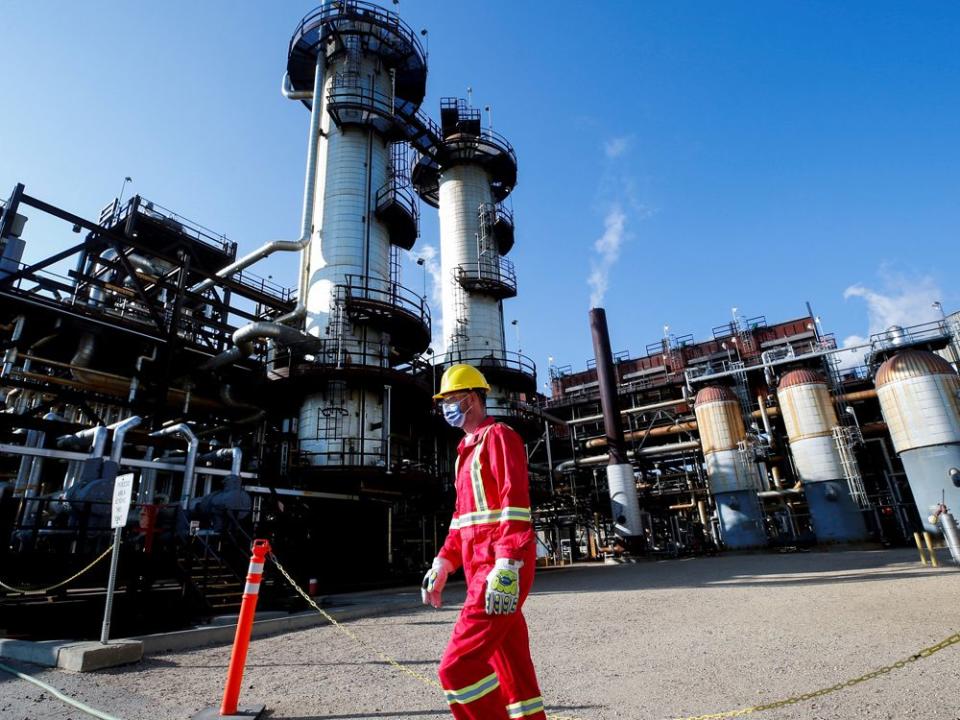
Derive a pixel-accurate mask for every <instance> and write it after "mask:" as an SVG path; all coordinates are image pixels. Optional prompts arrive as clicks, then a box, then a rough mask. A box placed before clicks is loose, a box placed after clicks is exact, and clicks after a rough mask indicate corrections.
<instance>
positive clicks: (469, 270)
mask: <svg viewBox="0 0 960 720" xmlns="http://www.w3.org/2000/svg"><path fill="white" fill-rule="evenodd" d="M453 273H454V277H455V278H456V279H457V282H459V283H460V285H461V286H462V287H464V288H474V287H484V286H492V285H496V286H499V287H503V288H506V289H508V290H510V291H511V293H512V294H516V292H517V271H516V268H515V267H514V265H513V263H512V262H510V261H509V260H507V259H506V258H503V257H500V256H499V255H498V256H496V257H495V258H481V259H479V260H477V261H475V262H470V263H464V264H463V265H457V266H456V267H455V268H454V269H453Z"/></svg>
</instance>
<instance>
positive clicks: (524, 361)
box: [434, 350, 537, 377]
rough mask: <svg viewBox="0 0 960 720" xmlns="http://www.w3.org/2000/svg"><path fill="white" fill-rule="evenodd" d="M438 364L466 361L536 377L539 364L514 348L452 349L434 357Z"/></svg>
mask: <svg viewBox="0 0 960 720" xmlns="http://www.w3.org/2000/svg"><path fill="white" fill-rule="evenodd" d="M434 363H435V365H437V366H441V365H454V364H457V363H464V364H466V365H473V366H474V367H476V368H478V369H479V370H480V371H481V372H483V371H484V370H494V369H495V370H505V371H509V372H518V373H523V374H524V375H529V376H530V377H536V374H537V365H536V363H535V362H534V361H533V360H531V359H530V358H529V357H527V356H526V355H522V354H521V353H519V352H514V351H512V350H486V351H484V350H451V351H450V352H447V353H445V354H443V355H437V356H435V357H434Z"/></svg>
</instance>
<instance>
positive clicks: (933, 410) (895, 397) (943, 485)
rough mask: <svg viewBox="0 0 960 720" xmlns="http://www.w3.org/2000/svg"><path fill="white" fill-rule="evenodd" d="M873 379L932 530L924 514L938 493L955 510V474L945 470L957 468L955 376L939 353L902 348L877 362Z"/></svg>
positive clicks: (958, 502) (959, 430)
mask: <svg viewBox="0 0 960 720" xmlns="http://www.w3.org/2000/svg"><path fill="white" fill-rule="evenodd" d="M874 382H875V383H876V386H877V397H878V398H879V400H880V410H881V412H882V413H883V419H884V420H886V422H887V427H889V429H890V436H891V438H892V440H893V447H894V449H895V450H896V452H897V454H898V455H899V456H900V460H901V461H902V462H903V467H904V470H906V473H907V481H908V482H909V483H910V490H911V491H912V492H913V499H914V501H915V502H916V504H917V510H918V511H919V513H920V518H921V519H922V521H923V524H924V528H925V529H926V530H928V531H929V532H936V531H938V528H937V526H935V525H933V524H931V523H930V522H929V520H928V519H927V517H928V516H929V515H931V514H933V512H934V510H935V509H936V506H937V505H939V504H940V501H941V498H944V497H945V501H946V505H947V507H949V508H950V509H951V510H953V511H954V512H956V511H957V510H958V509H960V487H958V485H957V483H956V481H955V478H960V475H958V474H957V473H953V474H951V472H950V471H951V469H953V468H960V378H958V376H957V373H956V372H955V371H954V369H953V367H952V366H951V365H950V363H948V362H947V361H946V360H944V359H943V358H942V357H940V356H939V355H935V354H934V353H932V352H928V351H926V350H904V351H902V352H898V353H897V354H896V355H894V356H893V357H891V358H890V359H889V360H887V361H886V362H884V363H883V365H881V366H880V369H879V370H877V375H876V378H875V379H874Z"/></svg>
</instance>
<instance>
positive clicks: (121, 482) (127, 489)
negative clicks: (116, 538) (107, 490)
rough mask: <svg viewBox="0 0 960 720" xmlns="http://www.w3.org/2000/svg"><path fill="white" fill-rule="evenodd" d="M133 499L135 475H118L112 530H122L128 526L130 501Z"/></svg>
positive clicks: (114, 485) (114, 489)
mask: <svg viewBox="0 0 960 720" xmlns="http://www.w3.org/2000/svg"><path fill="white" fill-rule="evenodd" d="M132 497H133V473H124V474H123V475H117V479H116V480H114V482H113V511H112V513H111V514H112V518H111V520H110V527H111V528H114V529H116V528H122V527H124V526H125V525H126V524H127V515H129V513H130V499H131V498H132Z"/></svg>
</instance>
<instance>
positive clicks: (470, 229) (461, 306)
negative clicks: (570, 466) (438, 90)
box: [412, 98, 536, 417]
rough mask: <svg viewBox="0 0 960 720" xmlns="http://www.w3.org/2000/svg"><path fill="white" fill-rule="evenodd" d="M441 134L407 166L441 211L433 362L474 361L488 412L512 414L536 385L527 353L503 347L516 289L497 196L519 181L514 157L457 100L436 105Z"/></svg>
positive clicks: (505, 215) (507, 218) (510, 238)
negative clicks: (438, 347)
mask: <svg viewBox="0 0 960 720" xmlns="http://www.w3.org/2000/svg"><path fill="white" fill-rule="evenodd" d="M439 130H440V133H439V137H438V138H437V145H436V147H435V148H433V149H432V152H431V153H429V154H423V153H421V155H420V157H419V158H418V161H417V163H416V165H415V166H414V169H413V178H412V179H413V184H414V186H415V187H416V189H417V192H419V194H420V197H421V198H423V200H424V201H425V202H427V203H428V204H430V205H432V206H434V207H437V208H439V210H440V261H441V271H442V282H443V286H442V298H443V303H442V304H443V345H444V347H443V354H442V355H438V356H437V358H436V363H437V364H438V365H449V364H453V363H458V362H463V363H467V364H470V365H474V366H476V367H478V368H480V370H481V371H482V372H483V373H484V374H485V375H486V377H487V380H488V381H489V382H490V385H491V392H490V395H489V397H488V409H489V411H490V413H491V414H492V415H499V416H505V417H509V416H513V415H516V408H517V405H516V403H515V399H516V396H517V394H518V393H532V392H534V391H535V390H536V367H535V365H534V363H533V361H532V360H530V358H528V357H525V356H523V355H521V354H520V353H519V352H512V351H507V350H506V342H505V338H504V322H503V300H504V299H506V298H511V297H515V296H516V294H517V277H516V272H515V270H514V266H513V263H512V262H510V261H509V260H508V259H507V258H506V257H505V255H506V254H507V253H508V252H510V249H511V248H512V247H513V243H514V225H513V215H512V213H511V212H510V211H509V210H508V209H507V208H506V207H505V206H504V203H503V201H504V200H505V199H506V197H507V196H508V195H509V194H510V192H511V191H512V190H513V187H514V185H515V184H516V181H517V156H516V153H515V152H514V150H513V147H512V146H511V145H510V143H509V142H507V140H506V138H504V137H502V136H501V135H499V134H497V133H495V132H493V130H491V129H490V128H485V127H482V125H481V118H480V110H479V109H476V108H472V107H470V105H469V104H468V103H467V102H466V101H465V100H463V99H459V98H444V99H442V100H441V103H440V128H439Z"/></svg>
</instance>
